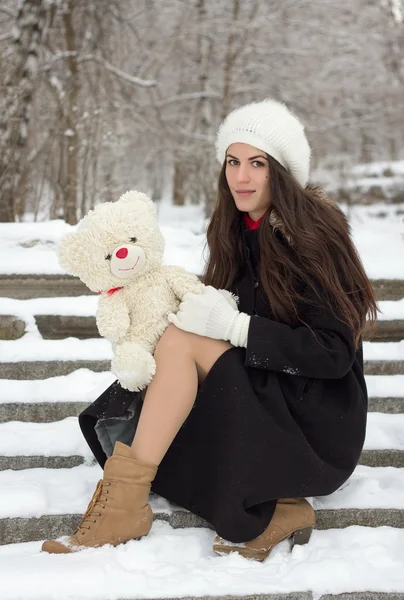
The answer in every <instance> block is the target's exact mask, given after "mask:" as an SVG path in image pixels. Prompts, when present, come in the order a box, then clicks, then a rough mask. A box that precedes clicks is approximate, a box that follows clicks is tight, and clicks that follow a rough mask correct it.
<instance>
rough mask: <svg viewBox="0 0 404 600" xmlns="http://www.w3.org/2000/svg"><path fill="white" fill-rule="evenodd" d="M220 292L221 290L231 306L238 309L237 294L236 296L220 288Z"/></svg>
mask: <svg viewBox="0 0 404 600" xmlns="http://www.w3.org/2000/svg"><path fill="white" fill-rule="evenodd" d="M218 292H220V293H221V294H222V296H223V297H224V298H226V300H227V302H228V303H229V304H230V306H232V307H233V308H235V309H236V310H238V297H237V296H235V295H234V294H232V293H231V292H229V291H228V290H218Z"/></svg>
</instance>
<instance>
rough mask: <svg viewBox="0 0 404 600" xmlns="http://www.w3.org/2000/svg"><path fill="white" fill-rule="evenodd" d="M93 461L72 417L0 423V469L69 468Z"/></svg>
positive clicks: (75, 420)
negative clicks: (47, 420)
mask: <svg viewBox="0 0 404 600" xmlns="http://www.w3.org/2000/svg"><path fill="white" fill-rule="evenodd" d="M83 462H87V463H91V462H93V455H92V453H91V451H90V449H89V447H88V446H87V444H86V442H85V440H84V437H83V436H82V434H81V431H80V427H79V424H78V421H77V418H75V417H69V418H67V419H64V420H63V421H58V422H55V423H21V422H16V421H12V422H9V423H2V424H0V470H5V469H29V468H37V467H39V468H41V467H45V468H56V469H58V468H69V467H76V466H77V465H80V464H82V463H83Z"/></svg>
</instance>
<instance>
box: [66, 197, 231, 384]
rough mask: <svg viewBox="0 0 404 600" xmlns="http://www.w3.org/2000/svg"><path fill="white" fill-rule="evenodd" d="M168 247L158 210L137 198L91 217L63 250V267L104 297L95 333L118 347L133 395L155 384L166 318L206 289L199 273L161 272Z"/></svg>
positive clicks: (122, 377) (116, 356)
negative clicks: (158, 345) (157, 348)
mask: <svg viewBox="0 0 404 600" xmlns="http://www.w3.org/2000/svg"><path fill="white" fill-rule="evenodd" d="M164 245H165V243H164V238H163V235H162V233H161V231H160V229H159V227H158V225H157V211H156V206H155V204H154V203H153V202H152V200H150V199H149V198H148V196H146V194H144V193H142V192H138V191H134V190H132V191H129V192H126V193H125V194H123V196H121V197H120V198H119V200H117V201H116V202H104V203H103V204H98V205H97V206H96V207H95V208H94V209H93V210H90V211H89V213H88V214H87V215H86V216H85V217H84V218H83V219H82V220H81V221H80V222H79V224H78V227H77V230H76V231H74V232H72V233H69V234H67V235H66V236H65V237H63V238H62V239H61V241H60V244H59V248H58V259H59V263H60V265H61V266H62V267H63V268H64V269H66V271H68V272H69V273H71V274H72V275H76V276H78V277H79V278H80V279H81V281H83V282H84V283H85V284H86V285H87V286H88V287H89V288H90V290H92V291H93V292H96V293H98V294H99V295H100V297H99V302H98V308H97V313H96V322H97V327H98V330H99V333H100V335H101V336H102V337H104V338H106V339H108V340H109V341H110V342H111V343H112V348H113V359H112V363H111V370H112V371H113V373H114V374H115V375H116V376H117V378H118V380H119V382H120V384H121V385H122V387H124V388H126V389H127V390H129V391H139V390H142V389H144V388H145V387H146V386H147V385H148V384H149V383H150V381H151V379H152V377H153V375H154V373H155V371H156V363H155V360H154V357H153V354H154V350H155V346H156V343H157V341H158V340H159V339H160V337H161V335H162V334H163V333H164V331H165V329H166V328H167V327H168V325H169V320H168V315H169V314H170V313H175V312H176V311H177V310H178V307H179V305H180V303H181V301H182V299H183V297H184V295H185V294H186V293H188V292H191V293H195V294H202V293H203V289H204V285H203V284H202V283H201V281H200V280H199V279H198V277H197V276H196V275H194V274H193V273H189V272H188V271H186V270H185V269H183V268H181V267H177V266H163V265H162V260H163V254H164ZM228 300H229V301H231V299H230V298H228Z"/></svg>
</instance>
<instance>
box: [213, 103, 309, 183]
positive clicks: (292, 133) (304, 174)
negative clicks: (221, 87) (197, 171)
mask: <svg viewBox="0 0 404 600" xmlns="http://www.w3.org/2000/svg"><path fill="white" fill-rule="evenodd" d="M236 142H243V143H244V144H249V145H250V146H254V147H255V148H259V149H260V150H262V151H263V152H266V153H267V154H269V156H272V157H273V158H275V159H276V160H277V161H278V162H279V163H280V164H281V165H282V166H283V167H285V169H286V170H287V171H289V173H291V174H292V175H293V176H294V177H295V178H296V179H297V181H298V182H299V183H300V185H301V186H302V187H305V186H306V184H307V181H308V178H309V165H310V146H309V143H308V141H307V138H306V136H305V134H304V127H303V125H302V123H301V122H300V121H299V119H298V118H297V117H296V116H295V115H294V114H293V113H292V112H290V110H289V109H288V108H287V107H286V106H285V105H284V104H282V103H281V102H277V101H276V100H272V99H270V98H267V99H266V100H263V101H262V102H252V103H251V104H246V105H245V106H241V107H240V108H236V109H235V110H233V111H232V112H231V113H230V114H229V115H227V117H226V118H225V120H224V121H223V123H222V124H221V125H220V127H219V130H218V132H217V137H216V157H217V160H218V161H219V162H220V163H221V164H223V162H224V160H225V158H226V150H227V148H228V147H229V146H230V145H231V144H234V143H236Z"/></svg>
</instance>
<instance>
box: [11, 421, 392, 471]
mask: <svg viewBox="0 0 404 600" xmlns="http://www.w3.org/2000/svg"><path fill="white" fill-rule="evenodd" d="M92 460H93V455H92V453H91V451H90V449H89V447H88V446H87V444H86V442H85V440H84V437H83V436H82V434H81V431H80V427H79V424H78V420H77V418H75V417H69V418H67V419H64V420H63V421H58V422H55V423H26V422H15V421H12V422H7V423H2V424H0V470H5V469H27V468H35V467H51V468H64V467H75V466H77V465H78V464H81V463H83V462H91V461H92ZM360 463H361V464H367V465H369V466H392V467H404V414H401V415H397V414H393V415H390V414H381V413H369V415H368V425H367V432H366V440H365V445H364V452H363V454H362V457H361V461H360Z"/></svg>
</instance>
